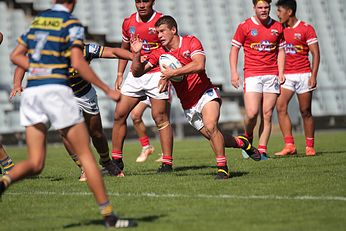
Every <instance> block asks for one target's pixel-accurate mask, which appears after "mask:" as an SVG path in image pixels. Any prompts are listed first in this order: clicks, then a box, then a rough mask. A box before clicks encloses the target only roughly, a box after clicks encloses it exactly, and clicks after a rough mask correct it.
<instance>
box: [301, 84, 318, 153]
mask: <svg viewBox="0 0 346 231" xmlns="http://www.w3.org/2000/svg"><path fill="white" fill-rule="evenodd" d="M311 100H312V92H311V91H310V92H307V93H303V94H299V95H298V102H299V110H300V113H301V115H302V118H303V124H304V132H305V143H306V148H305V149H306V150H305V151H306V152H305V153H306V155H308V156H313V155H315V154H316V152H315V149H314V137H315V123H314V118H313V116H312V114H311Z"/></svg>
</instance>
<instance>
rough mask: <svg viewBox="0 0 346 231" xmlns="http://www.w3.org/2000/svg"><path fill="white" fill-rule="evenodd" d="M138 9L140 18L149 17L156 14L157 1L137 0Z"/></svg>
mask: <svg viewBox="0 0 346 231" xmlns="http://www.w3.org/2000/svg"><path fill="white" fill-rule="evenodd" d="M135 3H136V9H137V12H138V14H139V16H140V17H144V18H145V17H149V16H151V15H152V14H153V12H154V8H153V6H154V4H155V0H135Z"/></svg>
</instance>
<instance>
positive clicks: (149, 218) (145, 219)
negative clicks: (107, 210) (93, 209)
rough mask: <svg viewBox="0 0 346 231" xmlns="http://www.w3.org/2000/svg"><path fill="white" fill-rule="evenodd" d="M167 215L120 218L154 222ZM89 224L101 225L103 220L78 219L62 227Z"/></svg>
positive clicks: (68, 227)
mask: <svg viewBox="0 0 346 231" xmlns="http://www.w3.org/2000/svg"><path fill="white" fill-rule="evenodd" d="M166 216H167V215H149V216H144V217H138V218H126V217H122V218H121V219H129V220H134V221H137V222H154V221H156V220H158V219H160V218H162V217H166ZM90 225H102V226H104V223H103V220H89V221H80V222H78V223H72V224H67V225H64V226H63V228H64V229H71V228H76V227H83V226H90Z"/></svg>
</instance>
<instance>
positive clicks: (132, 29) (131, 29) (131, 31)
mask: <svg viewBox="0 0 346 231" xmlns="http://www.w3.org/2000/svg"><path fill="white" fill-rule="evenodd" d="M135 32H136V27H134V26H130V34H135Z"/></svg>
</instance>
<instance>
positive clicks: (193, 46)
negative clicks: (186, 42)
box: [190, 36, 205, 57]
mask: <svg viewBox="0 0 346 231" xmlns="http://www.w3.org/2000/svg"><path fill="white" fill-rule="evenodd" d="M190 52H191V57H193V56H194V55H205V52H204V49H203V46H202V43H201V42H200V41H199V40H198V39H197V38H196V37H194V36H193V37H192V38H191V40H190Z"/></svg>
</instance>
